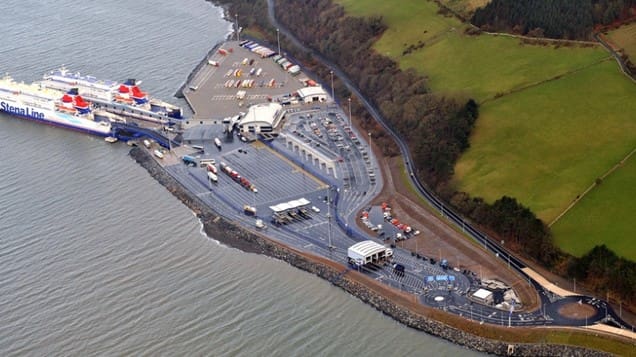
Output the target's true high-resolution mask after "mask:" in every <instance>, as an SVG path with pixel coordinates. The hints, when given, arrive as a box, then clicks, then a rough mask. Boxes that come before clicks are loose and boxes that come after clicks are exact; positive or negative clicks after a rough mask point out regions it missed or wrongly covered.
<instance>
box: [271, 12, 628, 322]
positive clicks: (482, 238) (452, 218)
mask: <svg viewBox="0 0 636 357" xmlns="http://www.w3.org/2000/svg"><path fill="white" fill-rule="evenodd" d="M267 3H268V17H269V21H270V23H271V24H272V26H274V27H275V28H277V29H278V30H279V31H280V34H281V35H283V36H285V37H287V39H288V40H289V41H291V42H292V43H293V45H294V46H296V47H297V48H299V49H302V50H303V51H305V52H307V53H310V54H311V55H312V57H313V58H315V59H317V60H318V61H320V62H321V63H323V64H324V65H325V66H326V67H328V68H329V69H330V70H331V71H333V73H334V75H336V76H338V77H339V78H340V80H341V81H342V82H343V83H344V85H345V86H346V87H347V89H348V90H349V91H350V92H352V93H354V94H355V95H356V97H358V98H359V100H360V101H361V103H362V104H363V105H364V107H365V109H366V110H367V111H368V112H369V114H371V116H372V117H373V118H374V120H376V122H378V123H379V124H380V125H381V126H382V127H383V128H384V129H385V131H386V132H387V133H389V135H391V137H392V138H393V139H394V141H395V142H396V143H397V145H398V147H399V149H400V152H401V154H402V158H403V160H404V164H405V167H406V169H407V170H408V171H409V173H410V175H409V178H410V181H411V183H412V185H413V186H414V187H415V188H416V189H417V191H418V192H419V194H420V195H421V197H422V198H424V199H425V200H426V201H427V202H428V203H429V204H430V206H431V207H433V208H434V209H435V210H438V211H439V213H440V214H441V216H442V217H445V218H446V220H447V221H448V222H450V223H451V224H453V225H454V226H456V227H457V228H459V229H461V230H462V231H463V232H465V233H466V234H468V235H469V236H470V237H471V238H472V239H474V240H475V241H477V242H478V243H479V244H482V245H483V246H484V248H485V249H486V250H487V251H490V252H491V253H493V254H494V256H495V257H497V258H501V259H503V260H504V261H505V262H507V263H508V265H509V266H510V267H511V268H513V269H514V270H515V271H517V272H518V274H520V275H521V276H523V277H524V278H526V279H527V280H528V282H529V284H531V285H533V287H534V288H535V289H536V290H537V292H539V296H540V297H541V305H542V306H546V305H548V306H549V305H551V304H552V301H550V299H548V298H547V296H548V295H550V294H551V293H550V292H549V291H547V290H546V289H544V287H543V286H541V285H540V284H539V283H538V282H537V281H535V280H533V279H532V278H531V277H530V276H528V275H527V274H526V273H525V272H524V271H523V269H524V268H526V265H525V264H524V263H523V262H522V261H521V260H520V259H518V258H517V257H515V256H514V255H513V254H511V253H510V252H509V251H508V250H506V249H505V248H503V247H502V246H500V245H499V243H498V242H496V241H495V240H494V239H492V238H491V237H489V236H488V235H486V234H484V233H483V232H481V231H479V230H478V229H476V228H475V227H473V226H472V225H471V224H470V223H469V222H466V220H464V218H463V217H461V216H460V215H459V214H457V213H455V212H454V211H453V210H452V209H450V208H448V207H447V206H445V205H444V202H443V201H442V200H440V199H439V198H438V197H437V196H435V194H433V193H432V192H431V191H429V190H428V189H427V188H426V187H425V186H424V185H423V184H422V183H421V182H420V181H419V180H418V179H417V178H416V177H415V175H414V173H413V169H412V168H413V167H415V166H414V165H413V161H412V158H411V155H410V152H409V150H408V147H407V145H406V143H405V142H404V141H403V140H402V138H401V137H400V136H399V135H397V133H396V132H395V131H394V130H393V129H392V128H391V127H390V126H389V125H388V124H387V123H386V121H385V120H384V118H383V116H382V115H381V114H380V113H379V111H378V110H377V109H376V108H375V107H374V106H373V105H372V104H371V102H370V101H369V100H368V99H367V98H366V97H365V96H364V95H363V94H362V93H361V92H360V90H359V89H358V88H357V87H356V86H355V85H354V84H353V82H352V81H351V80H350V79H349V77H348V76H347V75H346V74H345V73H344V72H343V71H342V70H341V69H340V68H339V67H338V66H337V65H335V64H334V63H333V62H331V61H329V60H328V59H326V58H325V57H324V56H323V55H322V54H321V53H319V52H317V51H314V50H313V49H311V48H308V47H307V46H305V45H304V44H303V43H301V42H300V41H299V40H298V39H297V38H296V37H295V35H294V34H293V33H291V32H290V31H289V30H288V29H287V28H286V27H284V26H281V24H279V23H278V21H277V20H276V16H275V5H274V1H273V0H267ZM564 299H571V298H564ZM592 299H593V298H592V297H587V296H582V297H580V299H579V300H581V301H583V302H587V301H592ZM579 300H577V301H579ZM594 301H601V300H598V299H594ZM602 308H603V309H606V310H607V314H606V316H607V318H608V319H611V320H613V321H614V322H615V323H616V324H617V325H619V326H620V328H624V329H631V330H632V331H633V330H634V326H632V325H629V324H627V323H626V322H625V321H623V320H622V319H621V318H620V317H619V316H618V314H616V312H615V311H614V310H613V309H612V308H611V306H610V305H609V304H607V302H604V301H602ZM541 310H543V308H542V309H540V310H538V311H535V312H534V314H535V315H537V314H539V315H538V316H539V317H542V316H544V312H542V311H541ZM459 312H460V313H462V314H463V313H464V312H465V311H463V310H460V311H459ZM513 315H514V314H513ZM481 317H484V316H481ZM596 317H598V316H596ZM553 321H555V320H553ZM595 321H596V320H595ZM518 322H525V320H521V318H520V319H519V321H518ZM559 323H560V324H564V325H571V323H574V324H575V325H579V326H581V325H582V324H581V323H580V321H566V320H559ZM587 323H591V321H585V322H584V324H587ZM542 324H548V321H547V320H546V321H543V322H542Z"/></svg>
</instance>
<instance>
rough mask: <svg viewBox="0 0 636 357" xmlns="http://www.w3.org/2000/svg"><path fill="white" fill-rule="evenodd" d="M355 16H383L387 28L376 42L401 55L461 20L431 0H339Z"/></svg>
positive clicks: (382, 48)
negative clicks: (443, 13)
mask: <svg viewBox="0 0 636 357" xmlns="http://www.w3.org/2000/svg"><path fill="white" fill-rule="evenodd" d="M336 2H338V3H339V4H341V5H342V6H344V8H345V10H346V11H347V13H350V14H352V15H354V16H371V15H377V16H382V18H383V20H384V22H385V23H386V24H387V26H388V29H387V31H386V32H385V33H384V35H383V36H382V38H381V39H380V40H379V41H378V42H377V43H376V44H375V49H376V50H377V51H378V52H380V53H382V54H385V55H387V56H389V57H392V58H396V59H397V58H398V57H399V56H401V55H402V51H403V50H404V49H405V48H406V47H407V46H409V45H415V44H417V43H418V42H419V41H424V42H427V41H429V40H430V39H431V38H434V37H436V36H439V35H440V34H443V33H445V32H447V31H449V29H451V28H453V27H461V26H463V25H462V23H461V22H460V21H459V20H458V19H456V18H454V17H444V16H439V15H438V14H437V10H438V9H439V7H438V6H437V4H435V3H434V2H432V1H402V2H400V3H399V4H398V3H395V2H392V1H382V0H362V1H360V0H336Z"/></svg>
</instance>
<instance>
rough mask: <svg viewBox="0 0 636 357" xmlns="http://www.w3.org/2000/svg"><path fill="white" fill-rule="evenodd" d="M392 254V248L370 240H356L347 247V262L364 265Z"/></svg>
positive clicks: (389, 256)
mask: <svg viewBox="0 0 636 357" xmlns="http://www.w3.org/2000/svg"><path fill="white" fill-rule="evenodd" d="M392 256H393V250H392V249H391V248H387V247H385V246H383V245H382V244H380V243H376V242H374V241H372V240H365V241H362V242H358V243H356V244H354V245H352V246H351V247H349V248H348V249H347V257H348V258H349V263H351V264H355V265H365V264H369V263H379V262H381V261H383V260H385V259H389V258H391V257H392Z"/></svg>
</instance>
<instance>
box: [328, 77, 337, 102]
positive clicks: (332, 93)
mask: <svg viewBox="0 0 636 357" xmlns="http://www.w3.org/2000/svg"><path fill="white" fill-rule="evenodd" d="M329 74H330V75H331V100H333V101H334V102H335V101H336V97H335V96H334V89H333V71H329Z"/></svg>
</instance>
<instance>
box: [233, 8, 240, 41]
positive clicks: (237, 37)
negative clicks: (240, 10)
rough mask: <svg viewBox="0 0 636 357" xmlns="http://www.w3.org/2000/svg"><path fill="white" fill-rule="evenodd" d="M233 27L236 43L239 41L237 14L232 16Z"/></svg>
mask: <svg viewBox="0 0 636 357" xmlns="http://www.w3.org/2000/svg"><path fill="white" fill-rule="evenodd" d="M234 25H236V41H241V39H240V37H239V27H238V14H234Z"/></svg>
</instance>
